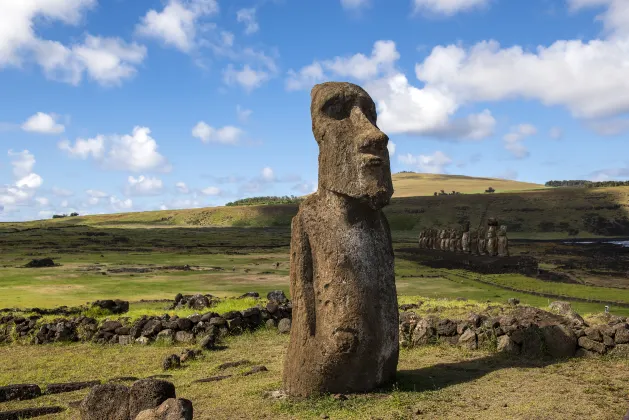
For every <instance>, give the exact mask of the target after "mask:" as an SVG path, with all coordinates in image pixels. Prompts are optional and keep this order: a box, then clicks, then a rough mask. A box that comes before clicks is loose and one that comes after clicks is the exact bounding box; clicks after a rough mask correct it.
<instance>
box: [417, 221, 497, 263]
mask: <svg viewBox="0 0 629 420" xmlns="http://www.w3.org/2000/svg"><path fill="white" fill-rule="evenodd" d="M419 248H420V249H435V250H438V251H449V252H460V253H466V254H470V253H471V254H475V255H491V256H494V257H495V256H500V257H508V256H509V239H508V238H507V226H506V225H502V226H499V224H498V221H497V220H496V219H494V218H490V219H489V220H488V221H487V226H486V227H481V228H480V229H478V230H472V231H470V223H469V222H467V223H465V224H464V225H463V228H459V229H434V228H432V229H425V230H423V231H421V232H420V234H419Z"/></svg>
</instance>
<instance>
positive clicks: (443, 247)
mask: <svg viewBox="0 0 629 420" xmlns="http://www.w3.org/2000/svg"><path fill="white" fill-rule="evenodd" d="M449 238H450V235H449V234H448V229H444V230H443V239H442V240H441V250H442V251H449V250H450V244H449V243H448V240H449Z"/></svg>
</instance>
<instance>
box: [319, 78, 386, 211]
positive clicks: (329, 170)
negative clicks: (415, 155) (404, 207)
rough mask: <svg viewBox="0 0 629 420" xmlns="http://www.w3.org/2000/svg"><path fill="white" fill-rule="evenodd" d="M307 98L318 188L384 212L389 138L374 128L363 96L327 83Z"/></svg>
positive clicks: (362, 92) (373, 110)
mask: <svg viewBox="0 0 629 420" xmlns="http://www.w3.org/2000/svg"><path fill="white" fill-rule="evenodd" d="M310 96H311V100H312V102H311V105H310V114H311V117H312V132H313V134H314V137H315V139H316V140H317V143H318V144H319V188H321V189H325V190H328V191H333V192H335V193H338V194H342V195H346V196H349V197H353V198H357V199H361V200H364V201H366V202H367V203H368V204H369V206H370V207H372V208H373V209H380V208H382V207H384V206H386V205H387V204H388V203H389V200H390V199H391V196H392V195H393V182H392V181H391V164H390V161H389V150H388V149H387V144H388V142H389V138H388V137H387V135H386V134H384V133H383V132H382V131H380V129H379V128H378V126H377V125H376V119H377V115H376V105H375V104H374V102H373V100H372V99H371V97H370V96H369V94H368V93H367V92H365V90H363V89H362V88H361V87H360V86H357V85H354V84H352V83H346V82H327V83H321V84H318V85H316V86H315V87H314V88H312V92H311V94H310Z"/></svg>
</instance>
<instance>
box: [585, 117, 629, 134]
mask: <svg viewBox="0 0 629 420" xmlns="http://www.w3.org/2000/svg"><path fill="white" fill-rule="evenodd" d="M587 126H588V127H589V128H590V129H592V130H594V131H595V132H596V133H598V134H600V135H602V136H617V135H619V134H624V133H626V132H628V131H629V118H607V119H601V120H595V121H589V122H588V123H587Z"/></svg>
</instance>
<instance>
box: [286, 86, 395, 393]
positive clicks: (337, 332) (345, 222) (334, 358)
mask: <svg viewBox="0 0 629 420" xmlns="http://www.w3.org/2000/svg"><path fill="white" fill-rule="evenodd" d="M311 97H312V104H311V114H312V129H313V134H314V135H315V139H316V140H317V142H318V143H319V188H318V190H317V192H316V193H314V194H313V195H311V196H310V197H309V198H307V199H306V200H305V201H304V202H303V203H302V204H301V205H300V207H299V212H298V213H297V215H296V216H295V217H294V218H293V222H292V234H291V251H290V252H291V254H290V261H291V269H290V291H291V298H292V302H293V310H292V313H293V319H292V326H291V332H290V341H289V344H288V350H287V353H286V358H285V361H284V372H283V386H284V391H286V392H287V393H288V394H289V395H291V396H301V397H304V396H310V395H314V394H325V393H350V392H367V391H370V390H373V389H374V388H376V387H379V386H381V385H384V384H385V383H390V382H392V381H393V380H394V379H395V374H396V370H397V362H398V354H399V322H398V307H397V295H396V288H395V272H394V259H393V246H392V242H391V232H390V229H389V225H388V223H387V220H386V217H385V216H384V213H383V212H382V210H381V209H382V207H384V206H385V205H387V204H388V202H389V200H390V198H391V195H392V194H393V185H392V182H391V170H390V162H389V154H388V151H387V147H386V143H387V141H388V138H387V136H386V135H385V134H384V133H382V132H381V131H380V130H379V129H378V127H377V126H376V125H375V124H376V107H375V104H374V103H373V101H372V100H371V98H370V97H369V95H368V94H367V93H366V92H365V91H364V90H363V89H362V88H360V87H359V86H356V85H353V84H350V83H324V84H321V85H317V86H315V87H314V88H313V90H312V93H311ZM324 138H325V141H323V139H324Z"/></svg>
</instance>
